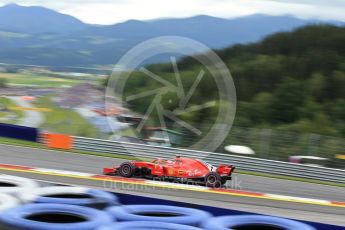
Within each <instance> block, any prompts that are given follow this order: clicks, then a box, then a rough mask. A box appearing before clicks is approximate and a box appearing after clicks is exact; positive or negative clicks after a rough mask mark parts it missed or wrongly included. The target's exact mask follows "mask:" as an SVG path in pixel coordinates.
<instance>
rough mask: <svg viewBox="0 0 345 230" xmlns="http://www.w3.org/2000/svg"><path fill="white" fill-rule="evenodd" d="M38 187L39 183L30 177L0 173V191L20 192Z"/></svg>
mask: <svg viewBox="0 0 345 230" xmlns="http://www.w3.org/2000/svg"><path fill="white" fill-rule="evenodd" d="M38 187H39V184H38V183H37V182H36V181H34V180H31V179H27V178H23V177H16V176H8V175H0V193H12V194H15V193H22V192H27V191H31V190H32V189H35V188H38Z"/></svg>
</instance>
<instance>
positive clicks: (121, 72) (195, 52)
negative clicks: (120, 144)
mask: <svg viewBox="0 0 345 230" xmlns="http://www.w3.org/2000/svg"><path fill="white" fill-rule="evenodd" d="M186 56H188V57H189V58H191V60H193V61H194V62H193V63H194V65H195V66H193V74H195V76H194V77H193V78H192V81H190V80H189V84H185V81H184V76H183V74H184V72H183V71H180V68H179V64H180V62H179V61H178V58H179V57H186ZM155 57H165V58H167V59H168V60H170V63H169V65H170V67H171V68H170V69H171V76H173V77H170V78H167V77H166V76H160V74H159V73H155V71H154V68H152V69H151V68H147V67H145V64H147V63H148V61H150V60H151V61H152V59H154V58H155ZM195 63H197V64H195ZM186 65H187V66H188V63H187V64H186V63H184V68H186ZM133 73H137V74H138V73H140V74H141V75H142V76H144V77H145V78H146V79H149V80H150V81H154V82H155V84H154V86H157V87H156V88H150V89H149V90H147V91H142V88H143V87H144V86H143V87H140V85H137V88H138V89H133V88H131V92H132V93H131V95H128V93H126V92H125V91H126V89H127V83H128V80H129V79H130V77H131V75H132V74H133ZM206 75H207V76H208V77H209V78H210V77H212V79H213V82H214V83H215V86H216V89H213V90H216V91H217V98H216V99H217V101H216V102H215V101H209V102H207V103H203V104H201V105H195V102H194V103H193V105H191V103H190V102H191V99H192V98H193V96H194V94H195V93H196V92H198V94H199V96H200V94H204V95H202V96H203V97H204V98H207V95H208V94H211V92H209V91H202V90H198V87H199V86H200V84H201V83H202V81H203V79H205V76H206ZM136 90H137V93H133V92H135V91H136ZM171 93H173V94H175V95H176V97H175V98H176V99H177V100H178V102H175V103H172V100H168V102H166V95H168V94H171ZM214 93H215V92H212V94H213V95H214ZM148 98H150V102H148ZM141 100H142V101H143V103H145V104H146V105H147V106H146V107H145V110H146V111H144V112H143V113H142V114H141V115H140V116H141V119H140V122H139V123H138V124H137V126H136V127H135V129H136V133H140V132H143V130H144V129H145V127H148V126H150V125H151V126H152V124H154V125H155V126H156V127H161V128H162V127H164V129H160V131H162V137H163V138H162V139H164V140H166V141H168V142H169V141H170V139H171V138H170V137H171V135H170V134H169V132H173V131H174V129H175V128H177V127H179V128H183V129H184V130H188V131H189V133H190V134H192V135H193V136H195V137H199V138H196V140H195V141H193V142H191V143H190V145H189V146H185V147H187V148H190V149H195V150H202V151H209V152H212V151H214V150H216V149H217V148H218V147H219V146H220V145H221V143H222V142H223V141H224V139H225V138H226V136H227V134H228V133H229V131H230V129H231V127H232V124H233V120H234V117H235V113H236V90H235V85H234V82H233V79H232V77H231V74H230V71H229V69H228V68H227V66H226V65H225V64H224V62H223V61H222V60H221V58H220V57H219V56H218V55H217V54H216V53H215V52H214V51H213V50H211V49H210V48H208V47H207V46H205V45H203V44H202V43H200V42H197V41H195V40H192V39H189V38H184V37H178V36H162V37H156V38H152V39H149V40H146V41H144V42H142V43H140V44H138V45H136V46H135V47H133V48H132V49H131V50H129V51H128V52H127V53H126V54H125V55H123V56H122V58H121V59H120V60H119V61H118V63H117V64H116V65H115V67H114V69H113V72H112V75H111V77H110V79H109V81H108V85H107V88H106V109H107V110H111V108H112V107H113V106H114V104H117V105H118V106H120V107H124V108H129V109H131V108H130V106H129V105H131V103H133V102H134V101H136V103H138V101H139V103H141V102H140V101H141ZM163 100H165V101H164V103H163ZM169 103H171V104H172V105H170V106H169V108H166V105H167V104H169ZM212 106H214V107H215V108H216V109H217V113H216V115H215V116H213V118H214V119H213V120H212V121H208V122H209V123H211V125H210V126H209V128H208V129H207V131H205V130H204V129H201V128H200V127H198V125H195V124H194V123H193V124H191V123H189V122H188V120H185V119H184V117H183V116H181V114H183V113H188V112H190V111H194V112H195V110H198V109H199V110H202V111H203V110H204V109H205V108H207V107H212ZM153 114H155V115H153ZM108 118H109V119H112V118H111V117H108ZM201 119H202V113H201ZM109 121H110V120H109ZM167 121H168V122H169V124H167ZM172 123H173V125H171V124H172ZM109 124H110V127H111V128H112V129H113V131H114V133H115V132H117V131H118V126H117V125H114V123H113V122H109ZM176 133H177V132H175V134H176ZM177 135H178V134H177ZM131 154H133V155H135V153H131Z"/></svg>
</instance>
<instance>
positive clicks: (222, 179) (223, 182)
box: [220, 178, 228, 185]
mask: <svg viewBox="0 0 345 230" xmlns="http://www.w3.org/2000/svg"><path fill="white" fill-rule="evenodd" d="M227 181H228V179H227V178H221V181H220V182H221V184H222V185H225V184H226V182H227Z"/></svg>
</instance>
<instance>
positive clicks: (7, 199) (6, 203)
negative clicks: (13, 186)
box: [0, 193, 19, 212]
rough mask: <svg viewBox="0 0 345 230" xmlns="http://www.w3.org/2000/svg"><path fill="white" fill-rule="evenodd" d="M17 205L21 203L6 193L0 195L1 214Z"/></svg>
mask: <svg viewBox="0 0 345 230" xmlns="http://www.w3.org/2000/svg"><path fill="white" fill-rule="evenodd" d="M17 205H19V201H18V200H17V199H16V198H14V197H13V196H11V195H9V194H6V193H0V212H3V211H4V210H6V209H9V208H13V207H16V206H17Z"/></svg>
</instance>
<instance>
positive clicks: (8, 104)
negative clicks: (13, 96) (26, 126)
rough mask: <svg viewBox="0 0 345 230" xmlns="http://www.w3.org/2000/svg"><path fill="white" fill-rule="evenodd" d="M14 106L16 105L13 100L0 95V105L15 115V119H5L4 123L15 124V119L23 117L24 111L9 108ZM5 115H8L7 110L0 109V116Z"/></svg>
mask: <svg viewBox="0 0 345 230" xmlns="http://www.w3.org/2000/svg"><path fill="white" fill-rule="evenodd" d="M16 106H17V105H16V104H15V103H14V102H13V101H11V100H10V99H9V98H6V97H0V107H3V108H6V109H8V110H9V111H10V112H11V113H13V114H15V115H16V119H15V120H9V119H6V121H5V122H6V123H9V124H15V123H16V121H17V120H20V119H21V118H23V117H24V112H23V111H20V110H12V109H10V108H11V107H16ZM7 115H8V112H5V111H1V112H0V117H6V116H7Z"/></svg>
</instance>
